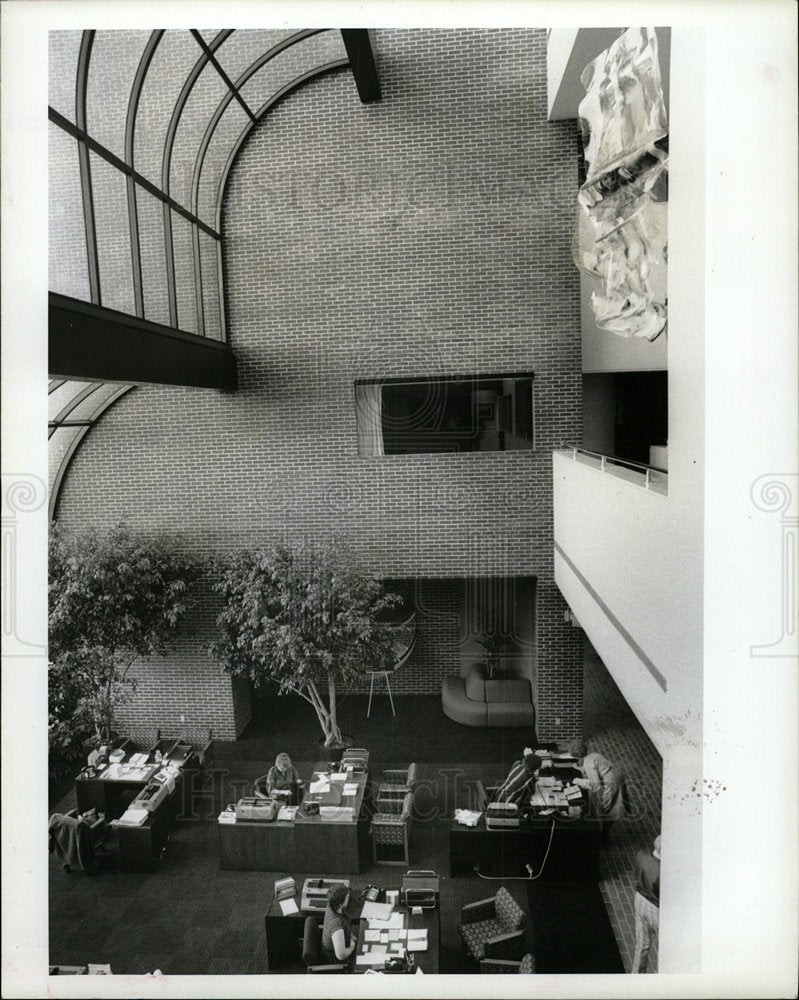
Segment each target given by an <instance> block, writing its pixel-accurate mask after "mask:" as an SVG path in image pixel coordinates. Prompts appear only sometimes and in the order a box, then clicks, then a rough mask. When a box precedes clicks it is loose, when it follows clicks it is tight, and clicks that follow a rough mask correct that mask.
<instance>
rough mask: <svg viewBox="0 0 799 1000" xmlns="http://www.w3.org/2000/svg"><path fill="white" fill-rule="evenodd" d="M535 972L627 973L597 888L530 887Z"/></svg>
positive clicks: (565, 884)
mask: <svg viewBox="0 0 799 1000" xmlns="http://www.w3.org/2000/svg"><path fill="white" fill-rule="evenodd" d="M527 901H528V905H529V907H530V922H531V924H532V928H533V940H534V942H535V951H534V954H535V960H536V972H537V973H539V974H541V973H547V972H550V973H563V972H572V973H579V974H587V973H608V972H624V965H623V963H622V960H621V955H620V954H619V947H618V945H617V944H616V938H615V937H614V936H613V929H612V928H611V926H610V920H609V919H608V914H607V910H606V909H605V904H604V903H603V901H602V894H601V893H600V891H599V886H597V885H596V884H595V883H593V882H532V883H530V884H529V885H528V886H527Z"/></svg>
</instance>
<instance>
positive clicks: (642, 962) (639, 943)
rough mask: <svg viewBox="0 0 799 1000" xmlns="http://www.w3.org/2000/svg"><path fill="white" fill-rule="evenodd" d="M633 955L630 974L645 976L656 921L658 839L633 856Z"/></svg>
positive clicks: (653, 940)
mask: <svg viewBox="0 0 799 1000" xmlns="http://www.w3.org/2000/svg"><path fill="white" fill-rule="evenodd" d="M634 905H635V955H634V956H633V967H632V970H631V971H632V972H646V971H647V964H648V962H649V950H650V948H651V947H652V945H653V944H654V942H655V941H656V940H657V936H658V923H659V917H660V835H658V836H657V837H655V842H654V844H653V845H652V848H651V849H647V850H644V851H639V852H638V853H637V854H636V856H635V904H634Z"/></svg>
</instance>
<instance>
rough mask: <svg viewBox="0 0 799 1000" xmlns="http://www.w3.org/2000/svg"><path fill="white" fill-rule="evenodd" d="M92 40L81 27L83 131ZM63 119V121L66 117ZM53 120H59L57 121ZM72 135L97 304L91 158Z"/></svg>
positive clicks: (78, 87) (78, 111) (78, 107)
mask: <svg viewBox="0 0 799 1000" xmlns="http://www.w3.org/2000/svg"><path fill="white" fill-rule="evenodd" d="M93 44H94V31H84V32H83V34H82V36H81V41H80V52H79V54H78V68H77V73H76V76H75V121H76V122H77V124H78V127H79V130H80V132H82V133H83V135H86V88H87V85H88V79H89V60H90V59H91V54H92V46H93ZM51 110H52V109H51ZM59 117H63V116H59ZM51 120H52V118H51ZM64 120H65V121H66V119H64ZM56 124H58V123H57V122H56ZM73 136H74V138H77V139H78V168H79V171H80V189H81V200H82V204H83V228H84V232H85V235H86V263H87V267H88V270H89V296H90V298H91V300H92V302H94V303H95V305H98V306H99V305H102V298H101V291H100V259H99V256H98V253H97V224H96V220H95V214H94V194H93V192H92V170H91V161H90V157H89V149H88V147H87V145H86V143H85V142H84V141H81V137H80V135H74V133H73Z"/></svg>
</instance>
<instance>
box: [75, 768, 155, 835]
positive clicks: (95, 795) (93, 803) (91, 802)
mask: <svg viewBox="0 0 799 1000" xmlns="http://www.w3.org/2000/svg"><path fill="white" fill-rule="evenodd" d="M108 770H109V768H107V767H106V768H105V769H104V770H103V771H100V772H99V774H98V775H97V776H96V777H94V778H82V777H78V778H76V779H75V797H76V799H77V802H78V812H81V813H83V812H88V810H89V809H91V808H92V807H94V808H95V809H97V811H98V812H101V813H104V814H105V817H106V819H107V820H109V821H110V820H112V819H115V818H116V817H117V816H119V815H120V814H121V813H123V812H124V811H125V810H124V808H123V807H122V806H120V805H119V798H120V796H121V795H122V793H123V792H133V794H134V796H135V795H138V793H139V792H140V791H141V790H142V788H144V786H145V785H146V784H147V782H148V781H149V780H150V778H152V776H153V775H154V774H157V773H158V771H160V770H161V766H160V764H152V765H151V766H150V767H148V768H146V769H145V770H144V772H143V773H144V776H143V777H141V778H136V779H123V778H109V777H107V776H104V775H107V772H108Z"/></svg>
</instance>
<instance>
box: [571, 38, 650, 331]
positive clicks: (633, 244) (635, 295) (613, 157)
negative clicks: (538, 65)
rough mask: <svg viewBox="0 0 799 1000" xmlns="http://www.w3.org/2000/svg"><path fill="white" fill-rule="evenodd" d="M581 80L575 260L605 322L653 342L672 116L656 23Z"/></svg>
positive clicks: (619, 44) (600, 322)
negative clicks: (581, 171) (581, 176)
mask: <svg viewBox="0 0 799 1000" xmlns="http://www.w3.org/2000/svg"><path fill="white" fill-rule="evenodd" d="M580 79H581V81H582V84H583V86H584V87H585V90H586V95H585V97H584V98H583V100H582V101H581V102H580V108H579V115H580V119H581V121H582V124H583V133H584V141H585V159H586V168H587V169H586V180H585V183H584V184H583V186H582V187H581V188H580V192H579V195H578V202H579V205H580V209H579V222H578V228H577V241H576V242H577V245H576V248H575V258H576V263H577V266H578V267H579V268H580V269H581V270H582V271H584V272H585V273H586V274H588V275H590V276H591V277H592V278H593V279H594V283H595V287H594V289H593V291H592V293H591V307H592V309H593V311H594V316H595V318H596V324H597V326H598V327H600V328H601V329H603V330H610V331H611V332H613V333H616V334H619V335H620V336H622V337H631V336H635V337H643V338H645V339H646V340H650V341H651V340H654V339H655V338H656V337H657V336H658V335H659V334H660V333H662V332H663V330H664V329H665V327H666V318H667V312H666V306H667V301H666V300H667V290H666V272H667V254H668V244H667V202H668V121H667V117H666V107H665V104H664V101H663V91H662V87H661V80H660V66H659V63H658V48H657V37H656V35H655V31H654V29H653V28H629V29H628V30H627V31H625V32H624V34H622V35H621V36H620V37H619V38H618V39H617V40H616V41H615V42H614V43H613V45H611V46H610V48H609V49H607V50H606V51H605V52H603V53H602V54H601V55H599V56H597V58H596V59H594V60H593V62H591V63H589V64H588V66H586V68H585V70H584V71H583V74H582V76H581V78H580ZM586 133H587V137H586Z"/></svg>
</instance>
